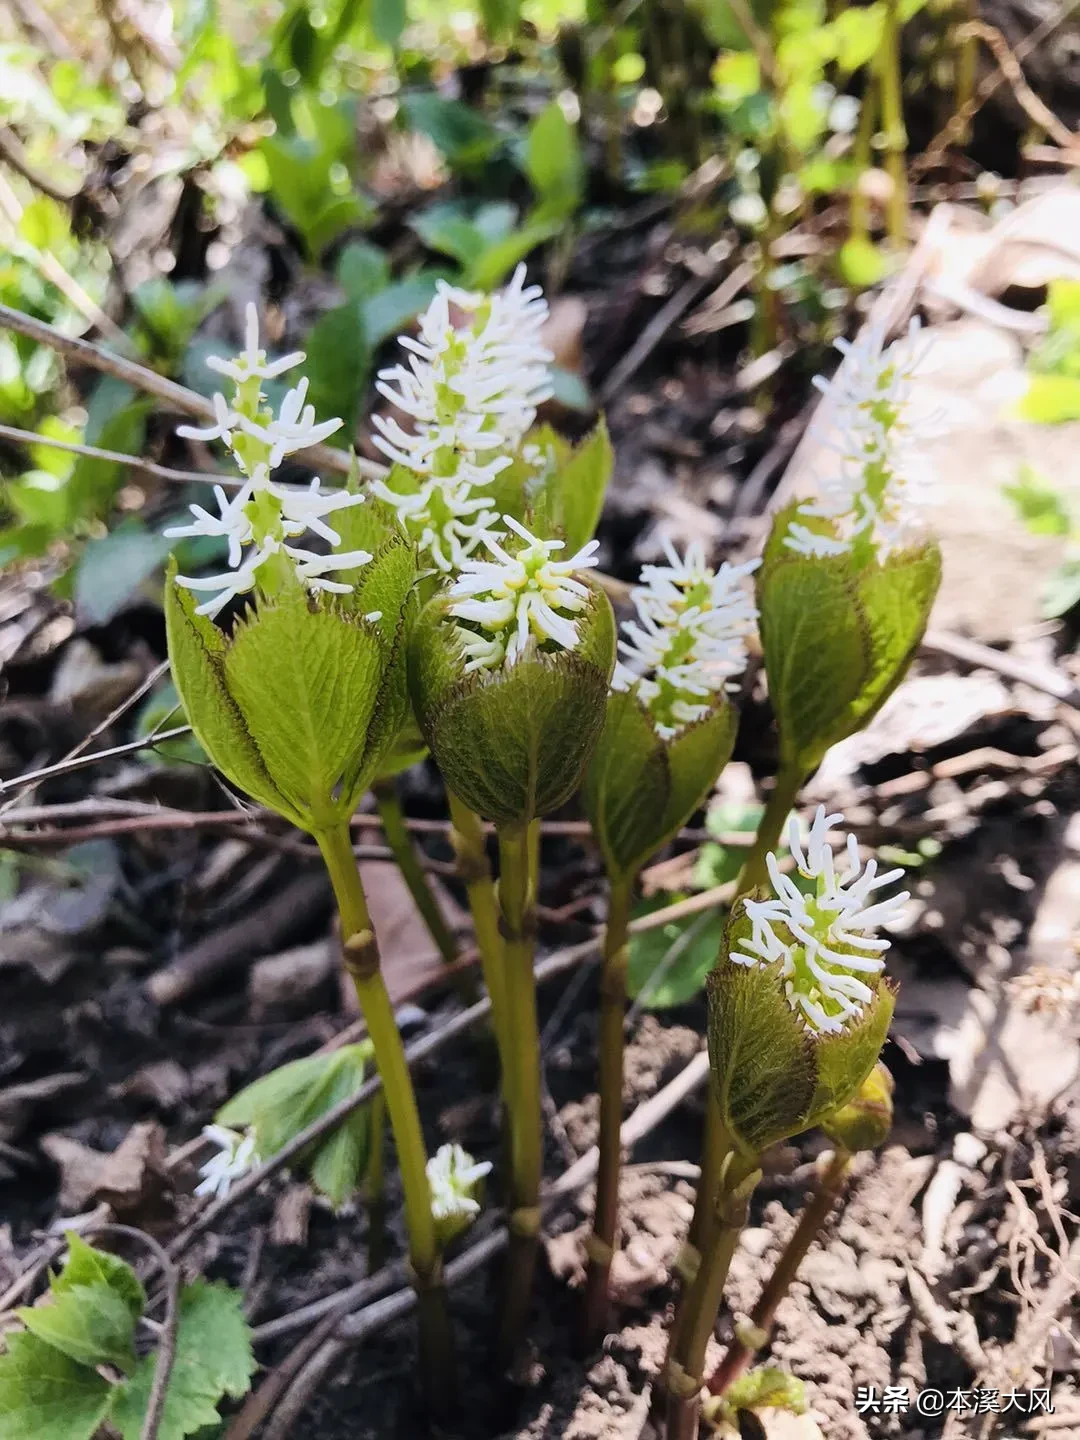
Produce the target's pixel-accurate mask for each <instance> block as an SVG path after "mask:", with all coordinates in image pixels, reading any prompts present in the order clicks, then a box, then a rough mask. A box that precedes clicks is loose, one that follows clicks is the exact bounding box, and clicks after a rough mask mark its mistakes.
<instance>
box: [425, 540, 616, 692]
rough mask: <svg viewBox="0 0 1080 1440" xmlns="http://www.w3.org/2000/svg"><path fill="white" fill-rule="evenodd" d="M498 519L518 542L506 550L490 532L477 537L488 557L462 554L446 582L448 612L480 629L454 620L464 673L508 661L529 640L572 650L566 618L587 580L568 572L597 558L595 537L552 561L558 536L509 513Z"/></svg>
mask: <svg viewBox="0 0 1080 1440" xmlns="http://www.w3.org/2000/svg"><path fill="white" fill-rule="evenodd" d="M502 518H503V524H504V525H507V526H509V527H510V529H511V530H513V531H514V533H515V534H516V535H518V536H520V538H521V539H522V540H524V542H525V544H524V546H523V547H522V548H521V549H519V550H518V551H517V553H516V554H513V555H511V554H510V553H509V552H508V551H506V550H504V549H503V547H502V546H501V545H500V544H499V542H498V540H496V539H495V537H494V536H493V535H485V536H484V544H485V545H486V546H487V548H488V550H489V551H490V552H491V554H492V555H494V556H495V559H494V560H466V561H464V563H463V564H462V566H461V572H462V573H461V574H460V576H459V577H458V579H457V580H456V581H455V582H454V584H453V585H452V586H451V587H450V592H449V593H450V598H451V600H452V601H453V604H452V605H451V606H450V611H449V613H450V614H451V615H453V616H454V617H455V618H456V619H458V620H466V621H469V622H471V624H472V625H475V626H478V627H479V632H480V633H478V632H477V631H476V630H473V629H470V628H469V627H468V626H458V632H457V633H458V636H459V638H460V639H461V641H462V645H463V647H464V649H465V653H466V654H467V655H468V657H469V659H468V663H467V664H466V666H465V671H466V673H468V672H469V671H470V670H490V669H493V668H494V667H495V666H497V665H500V664H502V663H503V662H504V661H505V662H506V663H507V664H511V665H512V664H513V663H514V661H515V660H517V659H519V658H520V657H521V656H522V655H523V654H525V653H526V652H527V650H528V649H529V648H530V647H532V646H534V645H536V644H543V643H545V642H547V641H554V643H555V644H556V645H558V646H559V647H560V648H561V649H563V650H573V649H574V647H575V646H576V645H577V642H578V631H577V623H576V621H574V620H573V619H571V618H570V617H571V616H573V615H579V614H581V612H582V611H583V610H585V609H586V608H587V607H588V603H589V588H588V586H587V585H585V584H583V583H582V582H581V581H580V580H575V579H573V578H572V577H573V572H574V571H575V570H584V569H587V568H588V567H589V566H591V565H595V564H596V563H597V562H596V558H595V555H594V553H593V552H594V551H595V550H596V549H597V547H598V543H599V542H598V541H596V540H590V541H589V543H588V544H587V545H585V546H583V547H582V548H581V549H580V550H579V551H578V553H577V554H576V555H573V556H571V557H570V559H568V560H554V559H552V556H553V555H554V553H555V552H556V551H558V550H562V549H563V548H564V546H563V541H561V540H539V539H537V537H536V536H535V535H532V534H530V533H529V531H528V530H526V529H525V526H524V525H522V524H521V523H520V522H519V521H517V520H515V519H514V517H513V516H512V515H504V516H503V517H502ZM485 631H486V632H487V633H486V635H485V634H484V633H483V632H485Z"/></svg>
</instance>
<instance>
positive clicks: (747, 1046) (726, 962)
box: [709, 905, 817, 1155]
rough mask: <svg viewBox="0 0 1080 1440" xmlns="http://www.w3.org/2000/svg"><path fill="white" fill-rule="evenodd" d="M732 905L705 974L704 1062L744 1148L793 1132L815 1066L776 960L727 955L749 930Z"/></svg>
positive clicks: (755, 1149)
mask: <svg viewBox="0 0 1080 1440" xmlns="http://www.w3.org/2000/svg"><path fill="white" fill-rule="evenodd" d="M750 930H751V925H750V921H749V919H748V918H747V915H746V910H745V908H744V907H743V906H742V905H736V907H735V910H734V911H733V912H732V916H731V918H730V920H729V922H728V926H727V930H726V932H725V936H724V941H723V945H722V947H721V953H720V959H719V962H718V963H717V966H716V968H715V970H713V972H712V974H711V975H710V976H709V1064H710V1068H711V1070H712V1077H713V1089H714V1093H715V1095H716V1097H717V1100H718V1102H719V1105H720V1112H721V1115H722V1116H723V1119H724V1124H725V1125H726V1126H727V1128H728V1130H729V1131H730V1133H731V1134H732V1135H733V1136H734V1137H735V1140H736V1142H737V1143H738V1145H739V1146H740V1148H741V1149H743V1150H744V1151H746V1152H747V1153H748V1154H752V1155H757V1154H760V1152H761V1151H762V1150H764V1149H765V1148H766V1147H767V1146H769V1145H772V1144H774V1143H775V1142H776V1141H777V1140H782V1139H784V1138H785V1137H786V1136H788V1135H793V1134H796V1133H798V1131H799V1130H800V1129H802V1128H803V1126H802V1124H801V1121H802V1117H803V1116H805V1115H806V1113H807V1111H808V1110H809V1108H810V1105H811V1103H812V1101H813V1098H814V1092H815V1087H816V1084H817V1066H816V1065H815V1062H814V1044H813V1041H812V1039H811V1037H810V1035H809V1033H808V1031H807V1029H806V1026H805V1025H804V1024H803V1023H802V1021H801V1020H800V1019H799V1018H798V1016H797V1015H796V1014H795V1013H794V1011H793V1010H792V1008H791V1006H790V1005H789V1004H788V1001H787V997H786V996H785V994H784V989H783V983H782V980H781V977H780V964H779V963H778V964H776V965H740V964H738V963H737V962H736V961H733V960H731V959H729V958H728V957H729V955H730V953H731V952H732V951H733V950H738V949H739V948H740V945H741V942H742V940H743V939H744V938H746V937H748V936H749V934H750Z"/></svg>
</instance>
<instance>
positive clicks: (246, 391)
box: [165, 306, 371, 616]
mask: <svg viewBox="0 0 1080 1440" xmlns="http://www.w3.org/2000/svg"><path fill="white" fill-rule="evenodd" d="M303 358H304V357H303V355H302V354H301V353H300V352H299V351H297V352H295V353H294V354H293V355H287V356H285V357H284V359H282V360H275V361H273V362H268V361H267V359H266V355H265V353H264V352H263V351H262V350H260V349H259V323H258V315H257V313H256V311H255V307H254V306H249V307H248V314H247V335H246V341H245V349H244V351H243V353H242V354H241V355H239V356H238V357H237V360H236V363H235V364H232V363H231V362H225V361H220V362H218V363H217V364H212V368H213V369H215V370H217V371H219V372H220V373H221V374H224V375H228V376H229V377H230V379H232V380H233V381H234V383H235V386H236V393H235V395H234V397H233V403H232V405H231V406H230V405H229V404H228V402H227V401H226V399H225V397H224V395H220V394H218V395H215V396H214V415H215V420H216V423H215V424H214V425H212V426H209V427H207V428H205V429H197V428H194V427H192V426H187V425H185V426H181V427H180V429H179V432H178V433H179V434H181V435H187V436H188V437H190V438H193V439H197V440H218V439H220V440H224V442H225V444H226V445H227V446H228V447H229V449H230V450H231V451H232V454H233V458H234V460H235V461H236V464H237V466H238V467H239V469H240V471H241V472H242V474H243V475H244V476H245V477H246V480H245V483H244V485H242V486H241V488H240V489H239V491H238V492H237V493H236V494H235V495H234V496H233V497H232V498H231V499H230V498H229V497H227V496H226V494H225V492H224V490H223V489H222V488H221V487H220V486H215V488H214V493H215V496H216V498H217V503H218V511H219V513H218V514H217V515H213V514H211V513H210V511H208V510H206V509H204V508H203V506H201V505H192V506H191V514H192V519H191V520H190V521H189V522H188V523H187V524H184V525H172V526H170V527H169V529H168V530H166V531H165V534H166V535H167V536H169V537H171V538H172V537H175V538H180V537H193V536H208V537H213V538H224V539H226V540H228V542H229V565H230V567H231V568H230V569H229V570H227V571H225V572H224V573H222V574H220V575H201V576H190V575H178V576H177V577H176V580H177V584H179V585H183V586H184V587H185V588H186V589H189V590H194V591H196V592H200V591H210V592H213V593H212V594H211V596H210V598H209V599H208V600H205V601H203V603H202V604H201V605H199V606H197V607H196V613H197V614H200V615H210V616H214V615H217V614H218V612H219V611H220V610H221V609H222V607H223V606H224V605H226V604H227V603H228V602H229V601H230V600H233V599H235V598H236V597H238V596H240V595H247V594H249V593H250V592H251V591H252V590H254V589H255V588H256V586H257V585H258V584H259V580H260V577H259V572H260V570H261V569H262V567H263V566H264V565H266V564H267V562H268V561H270V560H272V559H274V557H284V559H285V560H287V561H289V562H291V564H292V566H293V569H294V570H295V572H296V574H297V576H298V577H299V579H300V580H301V581H303V583H304V584H305V585H306V586H307V587H308V589H309V590H315V591H319V590H323V591H331V592H333V593H335V594H345V593H347V592H348V591H351V590H352V588H353V587H352V585H351V584H348V583H346V582H345V581H342V580H333V579H330V578H328V577H329V576H330V575H331V574H332V572H334V571H340V570H353V569H355V568H356V567H357V566H359V565H366V564H367V562H368V561H369V560H370V559H371V554H370V553H369V552H368V551H367V550H350V551H346V552H344V553H342V552H337V553H331V554H329V555H320V554H319V553H318V552H317V551H315V550H310V549H307V548H305V547H304V546H302V545H298V544H296V543H291V542H296V541H298V540H300V539H301V537H302V536H304V535H305V534H307V533H308V531H311V532H312V533H313V534H315V535H318V536H319V537H320V538H321V539H322V540H325V541H326V542H327V544H329V545H331V546H336V545H340V544H341V534H340V532H339V531H338V530H335V529H334V527H333V526H332V525H329V524H327V523H326V522H327V517H328V516H330V515H334V514H336V513H337V512H339V511H342V510H347V509H349V508H350V507H351V506H353V505H360V504H362V503H363V501H364V496H363V495H356V494H350V493H349V492H348V491H344V490H336V491H329V492H324V491H322V490H320V488H319V481H318V479H314V480H312V481H311V484H310V485H309V486H307V487H304V486H296V485H278V484H275V483H274V482H273V481H272V480H271V479H270V472H271V471H272V470H273V469H274V468H275V467H276V466H277V465H279V464H280V463H281V461H282V460H283V459H284V457H285V456H286V455H291V454H293V453H294V452H295V451H297V450H304V449H307V447H308V446H310V445H316V444H318V443H319V442H320V441H322V440H325V439H326V437H327V436H328V435H332V434H333V433H334V431H335V430H337V429H338V428H339V427H340V426H341V424H342V422H341V421H340V420H324V421H316V419H315V408H314V406H312V405H305V403H304V402H305V400H306V399H307V388H308V382H307V380H306V379H302V380H301V381H300V383H299V384H298V385H297V386H295V387H294V388H293V389H292V390H290V391H288V393H287V394H286V396H285V398H284V400H283V401H282V403H281V408H280V410H279V412H278V414H277V415H275V414H274V412H273V411H272V410H271V409H270V407H269V406H268V405H267V404H266V402H265V397H264V395H263V394H262V391H261V388H260V385H259V382H260V380H262V379H266V378H273V377H274V376H276V375H280V374H281V373H282V371H284V370H287V369H291V368H292V366H294V365H297V364H299V362H300V361H301V360H302V359H303ZM208 363H211V362H208ZM276 564H278V565H279V566H280V564H281V560H280V559H279V560H277V561H276ZM268 573H269V572H264V575H263V582H264V583H267V577H268ZM277 578H278V581H279V582H280V575H278V577H277Z"/></svg>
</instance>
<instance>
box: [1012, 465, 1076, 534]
mask: <svg viewBox="0 0 1080 1440" xmlns="http://www.w3.org/2000/svg"><path fill="white" fill-rule="evenodd" d="M1002 489H1003V491H1004V494H1005V497H1006V499H1008V500H1011V501H1012V503H1013V505H1014V506H1015V507H1016V512H1017V514H1018V515H1019V516H1020V519H1021V520H1022V521H1023V522H1024V524H1025V525H1026V526H1027V528H1028V530H1030V531H1031V533H1032V535H1068V534H1070V533H1071V531H1072V529H1073V521H1072V516H1071V515H1070V513H1069V509H1068V506H1067V505H1066V504H1065V499H1064V496H1063V495H1062V494H1061V492H1060V491H1058V490H1055V489H1054V487H1053V486H1052V485H1050V484H1048V483H1047V482H1046V481H1045V480H1044V479H1043V478H1042V476H1041V475H1040V474H1039V473H1038V471H1037V470H1035V469H1034V468H1033V467H1032V466H1031V465H1022V466H1021V467H1020V478H1019V480H1017V482H1016V484H1015V485H1005V486H1003V487H1002Z"/></svg>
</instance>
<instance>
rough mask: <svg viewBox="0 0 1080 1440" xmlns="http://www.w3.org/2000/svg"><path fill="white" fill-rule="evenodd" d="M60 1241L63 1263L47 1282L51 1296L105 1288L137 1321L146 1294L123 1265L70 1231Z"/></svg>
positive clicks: (124, 1263) (142, 1308)
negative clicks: (83, 1288)
mask: <svg viewBox="0 0 1080 1440" xmlns="http://www.w3.org/2000/svg"><path fill="white" fill-rule="evenodd" d="M64 1239H65V1240H66V1241H67V1247H68V1253H67V1259H66V1260H65V1261H64V1268H63V1269H62V1270H61V1271H60V1273H59V1275H54V1276H53V1278H52V1280H51V1281H50V1282H49V1289H50V1290H51V1291H52V1292H53V1294H54V1295H63V1294H64V1293H65V1292H66V1291H68V1290H71V1289H74V1288H75V1287H76V1286H79V1285H98V1284H101V1285H108V1287H109V1288H110V1289H111V1290H114V1291H115V1292H116V1294H117V1295H119V1297H120V1299H121V1300H123V1302H124V1304H125V1305H126V1306H127V1307H128V1309H129V1310H130V1311H131V1314H132V1317H133V1318H134V1319H135V1320H138V1319H139V1317H140V1316H141V1315H142V1313H143V1310H145V1308H146V1291H145V1290H144V1289H143V1286H142V1281H141V1280H140V1279H139V1277H138V1276H137V1275H136V1274H135V1271H134V1270H133V1269H132V1268H131V1266H130V1265H129V1264H128V1263H127V1261H126V1260H121V1259H120V1256H119V1255H112V1254H110V1253H109V1251H107V1250H95V1249H94V1247H93V1246H92V1245H88V1244H87V1243H86V1241H85V1240H83V1239H82V1238H81V1237H80V1236H79V1235H78V1234H77V1233H76V1232H75V1231H74V1230H65V1231H64Z"/></svg>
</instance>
